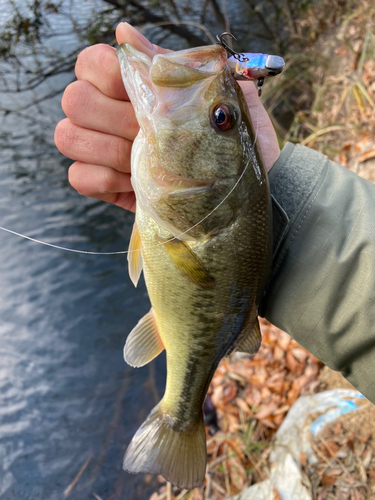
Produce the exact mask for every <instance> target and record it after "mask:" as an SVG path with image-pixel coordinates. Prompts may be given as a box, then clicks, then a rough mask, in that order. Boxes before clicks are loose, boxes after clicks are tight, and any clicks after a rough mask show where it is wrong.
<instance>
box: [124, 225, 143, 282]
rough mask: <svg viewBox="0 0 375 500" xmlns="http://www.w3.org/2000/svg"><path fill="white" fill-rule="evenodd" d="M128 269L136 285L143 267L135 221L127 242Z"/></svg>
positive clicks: (140, 245)
mask: <svg viewBox="0 0 375 500" xmlns="http://www.w3.org/2000/svg"><path fill="white" fill-rule="evenodd" d="M128 250H129V253H128V270H129V276H130V279H131V280H132V282H133V284H134V286H135V287H136V286H137V285H138V281H139V277H140V276H141V272H142V267H143V258H142V240H141V237H140V235H139V231H138V226H137V223H136V222H134V225H133V230H132V235H131V237H130V242H129V249H128Z"/></svg>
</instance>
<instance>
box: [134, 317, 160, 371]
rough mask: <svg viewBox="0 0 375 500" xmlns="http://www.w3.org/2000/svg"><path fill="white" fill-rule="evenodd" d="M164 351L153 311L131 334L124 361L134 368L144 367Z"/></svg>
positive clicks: (140, 321)
mask: <svg viewBox="0 0 375 500" xmlns="http://www.w3.org/2000/svg"><path fill="white" fill-rule="evenodd" d="M163 350H164V345H163V342H162V340H161V338H160V335H159V331H158V327H157V325H156V321H155V316H154V311H153V309H150V311H149V312H148V313H147V314H146V315H145V316H143V318H142V319H141V320H139V322H138V323H137V324H136V326H135V327H134V328H133V330H132V331H131V332H130V333H129V336H128V338H127V339H126V343H125V347H124V359H125V361H126V362H127V363H128V364H129V365H130V366H134V367H140V366H144V365H146V364H147V363H149V362H150V361H151V360H153V359H154V358H156V356H158V355H159V354H160V353H161V352H162V351H163Z"/></svg>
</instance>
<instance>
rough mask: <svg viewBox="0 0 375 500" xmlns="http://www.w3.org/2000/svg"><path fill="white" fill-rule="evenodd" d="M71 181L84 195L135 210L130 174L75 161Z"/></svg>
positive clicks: (69, 174)
mask: <svg viewBox="0 0 375 500" xmlns="http://www.w3.org/2000/svg"><path fill="white" fill-rule="evenodd" d="M68 176H69V182H70V184H71V185H72V187H73V188H74V189H76V190H77V191H78V192H79V193H80V194H82V195H84V196H89V197H90V198H96V199H99V200H102V201H106V202H108V203H113V204H114V205H117V206H120V207H121V208H125V209H126V210H132V211H135V195H134V192H133V188H132V185H131V182H130V174H126V173H122V172H119V171H117V170H115V169H113V168H110V167H106V166H104V165H92V164H87V163H82V162H75V163H73V165H71V167H70V168H69V172H68Z"/></svg>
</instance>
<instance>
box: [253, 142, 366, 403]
mask: <svg viewBox="0 0 375 500" xmlns="http://www.w3.org/2000/svg"><path fill="white" fill-rule="evenodd" d="M269 179H270V186H271V193H272V195H273V197H274V198H275V199H276V201H277V202H278V204H279V205H280V206H281V207H282V210H281V209H279V210H278V211H276V215H275V211H274V262H273V269H272V273H271V277H270V281H269V284H268V287H267V290H266V294H265V297H264V300H263V302H262V307H261V310H260V314H261V315H262V316H265V317H266V318H267V319H268V320H269V321H270V322H271V323H273V324H274V325H276V326H278V327H279V328H281V329H282V330H285V331H286V332H288V333H289V334H290V335H291V336H292V337H293V338H294V339H295V340H296V341H297V342H299V343H300V344H301V345H303V346H304V347H305V348H306V349H307V350H308V351H310V352H311V353H313V354H314V355H315V356H316V357H317V358H318V359H320V360H321V361H323V362H324V363H325V364H326V365H328V366H329V367H331V368H332V369H333V370H338V371H340V372H342V374H343V375H344V376H345V377H346V378H347V379H348V380H349V381H350V382H351V383H352V384H353V385H354V386H355V387H356V388H358V390H359V391H361V392H362V393H363V394H364V395H365V396H366V397H367V398H368V399H370V400H371V401H372V402H373V403H375V185H373V184H372V183H371V182H369V181H367V180H365V179H362V178H361V177H359V176H357V175H356V174H354V173H353V172H350V171H349V170H347V169H345V168H343V167H341V166H340V165H338V164H337V163H334V162H332V161H330V160H328V159H327V158H326V157H325V156H323V155H322V154H320V153H317V152H316V151H313V150H311V149H309V148H305V147H303V146H293V145H292V144H287V145H286V146H285V147H284V149H283V151H282V153H281V155H280V158H279V159H278V161H277V162H276V164H275V165H274V166H273V167H272V169H271V171H270V174H269Z"/></svg>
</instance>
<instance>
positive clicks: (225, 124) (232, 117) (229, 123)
mask: <svg viewBox="0 0 375 500" xmlns="http://www.w3.org/2000/svg"><path fill="white" fill-rule="evenodd" d="M212 121H213V123H214V124H215V126H216V128H218V129H219V130H221V131H222V132H225V131H226V130H229V129H231V128H232V127H233V125H234V124H235V123H236V113H235V111H234V109H233V108H232V107H231V106H230V105H228V104H217V105H216V106H215V107H214V108H213V110H212Z"/></svg>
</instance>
